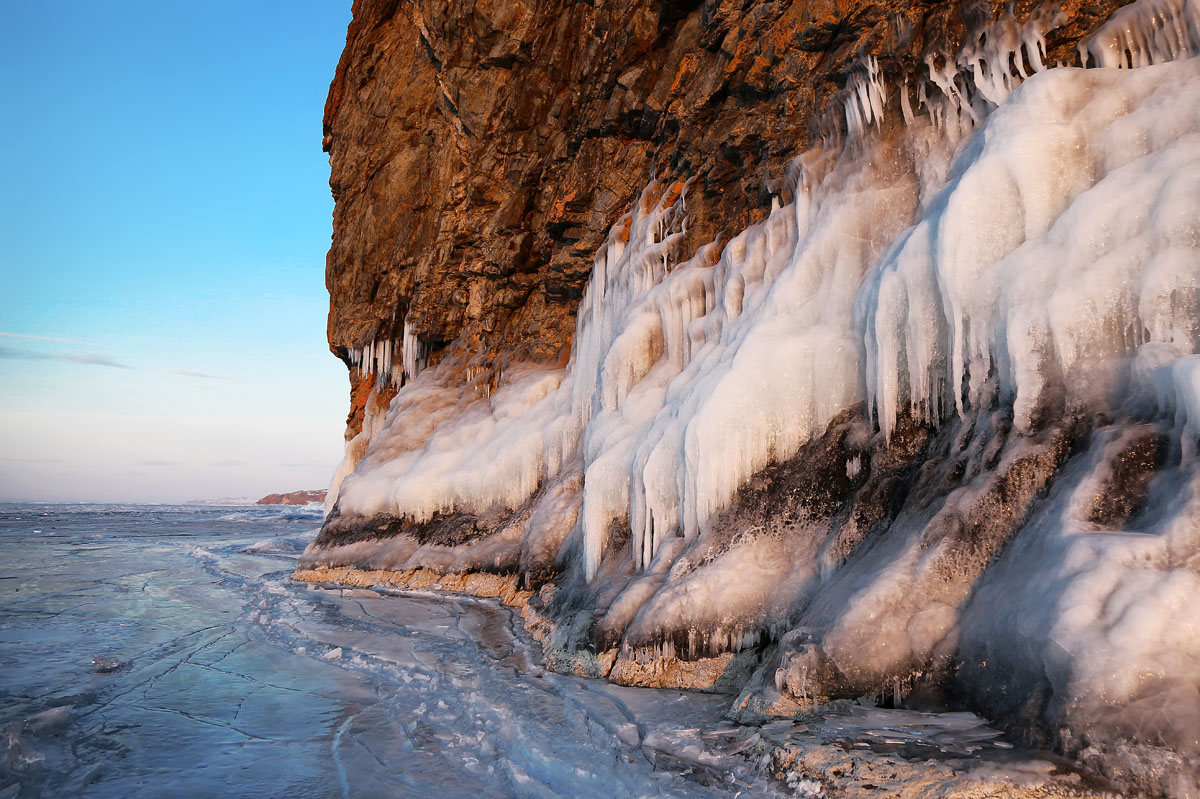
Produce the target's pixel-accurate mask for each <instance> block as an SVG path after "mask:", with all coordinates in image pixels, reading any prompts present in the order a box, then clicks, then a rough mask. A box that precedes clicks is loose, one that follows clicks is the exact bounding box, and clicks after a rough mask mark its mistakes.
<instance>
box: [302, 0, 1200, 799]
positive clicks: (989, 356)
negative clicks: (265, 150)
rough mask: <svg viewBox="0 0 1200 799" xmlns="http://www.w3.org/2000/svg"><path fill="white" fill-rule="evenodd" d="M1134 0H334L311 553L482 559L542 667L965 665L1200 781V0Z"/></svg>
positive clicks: (1189, 785) (1126, 764)
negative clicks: (344, 424) (324, 465)
mask: <svg viewBox="0 0 1200 799" xmlns="http://www.w3.org/2000/svg"><path fill="white" fill-rule="evenodd" d="M1118 5H1120V4H1119V3H1116V2H1072V0H1067V2H1065V3H1063V4H1061V5H1060V4H1053V5H1051V4H1043V3H1016V4H1010V5H1002V4H998V3H990V4H989V3H986V2H951V3H936V4H934V3H916V4H898V3H897V4H889V3H866V2H845V3H840V2H839V3H783V2H780V3H773V2H766V3H732V2H724V3H722V2H703V3H694V2H687V3H654V4H651V3H638V2H630V3H623V4H609V3H595V4H572V5H562V4H548V5H544V6H537V5H525V4H522V3H519V2H509V1H506V2H498V3H495V4H488V3H476V4H473V5H470V6H466V5H462V4H445V3H437V2H426V3H423V2H413V3H403V2H392V1H390V0H389V1H387V2H384V1H382V0H381V1H380V2H371V1H369V0H362V1H360V2H356V3H355V13H354V20H353V22H352V24H351V27H350V30H349V33H348V38H347V47H346V50H345V52H344V54H343V57H342V60H341V63H340V64H339V66H338V71H337V75H336V77H335V79H334V82H333V85H332V86H331V91H330V98H329V103H328V105H327V108H326V120H325V147H326V149H327V150H328V151H329V152H330V156H331V159H330V160H331V165H332V178H331V185H332V186H333V190H334V195H335V198H336V200H337V205H336V210H335V214H334V240H333V246H332V248H331V250H330V253H329V262H328V272H327V283H328V286H329V290H330V294H331V310H330V317H329V338H330V344H331V348H332V349H333V351H334V352H335V353H336V354H338V355H339V357H341V358H342V359H343V360H344V361H345V362H346V363H347V366H348V367H349V371H350V379H351V396H352V400H351V413H350V417H349V420H348V430H347V438H348V445H347V456H346V460H345V462H344V463H343V464H342V466H341V467H340V469H339V471H338V474H337V475H335V479H334V481H333V485H332V486H331V493H330V497H331V500H332V499H335V500H336V504H335V505H334V507H333V508H332V510H331V512H330V514H329V516H328V518H327V520H326V524H325V526H324V529H323V531H322V533H321V536H320V537H319V538H318V540H317V541H316V543H315V544H314V545H313V546H312V547H311V548H310V550H309V551H308V552H307V553H306V555H305V557H304V559H303V560H302V563H301V569H300V571H299V572H298V574H299V575H300V576H302V577H306V578H308V579H321V578H322V576H329V575H331V574H334V575H341V577H342V578H346V575H347V574H348V573H347V572H346V571H345V569H346V568H351V569H359V570H368V571H369V574H370V575H373V576H372V577H371V579H373V580H391V581H394V582H403V583H406V584H407V582H409V581H411V580H413V579H425V578H424V577H415V576H414V575H429V574H432V575H435V576H436V575H455V574H469V573H478V572H488V573H496V574H499V575H505V576H508V577H511V578H512V580H515V583H513V585H518V584H519V585H520V586H521V588H522V589H524V590H525V594H523V596H525V597H526V600H527V601H528V603H529V608H530V612H531V613H532V614H533V616H531V618H536V619H537V621H536V624H537V625H540V629H541V634H542V635H543V637H544V639H545V645H546V647H547V652H548V654H549V656H550V658H551V660H552V662H555V663H557V664H558V665H559V666H560V667H561V668H564V669H569V670H575V671H578V672H580V673H587V674H593V675H599V676H607V677H608V678H610V679H614V680H619V681H622V682H629V683H635V684H657V685H662V684H675V685H687V686H690V687H705V688H710V689H713V690H727V691H731V692H733V693H735V694H737V699H736V702H735V705H734V708H735V712H737V713H740V714H742V715H744V716H747V717H755V716H760V715H762V714H772V713H789V712H796V711H801V710H805V709H811V708H812V707H814V706H820V705H824V704H827V703H830V702H837V701H842V700H845V699H849V698H855V697H861V696H864V695H874V696H878V697H884V698H885V699H886V701H896V702H903V701H904V697H905V696H914V695H918V696H942V697H945V696H950V697H952V698H954V699H955V701H958V702H963V703H967V704H969V705H970V706H972V707H974V708H977V709H981V710H983V711H985V712H987V713H989V714H990V715H991V716H992V717H993V718H996V719H997V720H999V721H1000V722H1002V723H1005V724H1008V725H1009V727H1010V728H1011V729H1012V730H1014V731H1016V732H1018V733H1019V734H1020V735H1022V736H1024V737H1025V738H1027V739H1028V740H1030V741H1033V742H1037V743H1040V744H1045V745H1051V746H1055V747H1057V748H1059V749H1060V750H1062V751H1064V752H1066V753H1068V754H1070V755H1073V756H1075V757H1078V758H1079V759H1080V760H1081V761H1083V762H1084V763H1086V764H1087V765H1088V766H1089V767H1090V768H1092V769H1093V770H1095V771H1096V772H1099V773H1101V774H1104V775H1106V776H1108V777H1109V778H1111V779H1113V780H1114V781H1115V782H1116V783H1118V784H1119V785H1123V786H1126V787H1133V788H1136V789H1138V790H1143V791H1146V792H1149V793H1152V794H1159V795H1172V796H1185V795H1190V794H1189V792H1190V791H1194V790H1197V789H1198V788H1197V783H1196V775H1197V771H1198V770H1197V769H1196V768H1195V763H1196V761H1195V758H1196V757H1197V756H1198V755H1200V741H1196V740H1194V731H1195V730H1196V729H1200V648H1198V646H1200V645H1198V644H1197V643H1196V642H1197V641H1200V635H1198V633H1200V616H1198V615H1197V610H1196V608H1197V607H1200V568H1198V567H1197V564H1200V465H1198V463H1197V457H1196V454H1197V448H1198V446H1200V440H1198V439H1200V356H1197V355H1196V353H1197V352H1200V227H1198V226H1197V221H1196V220H1197V219H1200V111H1198V110H1197V109H1200V59H1198V58H1196V57H1195V56H1197V55H1200V5H1198V4H1196V3H1195V2H1194V0H1139V2H1137V3H1135V4H1133V5H1131V6H1127V7H1122V8H1118ZM1063 65H1067V66H1066V67H1064V68H1057V67H1060V66H1063ZM1070 65H1078V66H1082V67H1085V69H1079V68H1071V66H1070ZM343 478H344V480H343ZM331 570H332V571H331ZM346 579H348V578H346ZM354 579H356V580H359V581H361V580H362V579H366V578H361V577H360V578H354ZM512 590H513V591H516V588H512ZM526 600H523V601H526Z"/></svg>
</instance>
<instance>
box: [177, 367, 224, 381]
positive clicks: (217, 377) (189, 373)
mask: <svg viewBox="0 0 1200 799" xmlns="http://www.w3.org/2000/svg"><path fill="white" fill-rule="evenodd" d="M171 371H173V372H174V373H175V374H177V375H183V376H184V377H202V378H204V379H205V380H233V378H232V377H227V376H226V375H214V374H209V373H208V372H197V371H196V370H194V369H172V370H171Z"/></svg>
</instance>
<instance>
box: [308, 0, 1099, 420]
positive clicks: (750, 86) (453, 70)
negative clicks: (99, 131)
mask: <svg viewBox="0 0 1200 799" xmlns="http://www.w3.org/2000/svg"><path fill="white" fill-rule="evenodd" d="M1118 5H1121V3H1120V2H1119V0H1094V1H1089V0H1068V2H1066V3H1065V4H1064V5H1063V10H1064V12H1065V14H1066V20H1067V21H1066V22H1065V23H1063V24H1062V25H1060V26H1059V27H1057V28H1056V29H1055V30H1054V31H1052V32H1051V34H1050V35H1049V37H1048V40H1047V47H1048V60H1049V61H1050V62H1054V61H1056V60H1062V61H1066V62H1074V60H1075V58H1076V56H1075V53H1074V50H1073V43H1074V41H1075V40H1076V39H1077V38H1078V37H1079V35H1080V34H1081V33H1083V32H1085V31H1088V30H1090V29H1091V28H1093V27H1094V26H1095V25H1096V24H1097V22H1098V21H1100V20H1102V19H1103V18H1104V17H1106V16H1107V15H1108V14H1109V13H1111V11H1112V10H1113V9H1114V8H1115V7H1116V6H1118ZM1006 6H1007V4H1006V3H1003V2H999V0H993V1H992V2H988V1H987V0H955V1H954V2H937V3H934V2H916V3H907V2H905V3H901V2H895V1H894V0H893V1H887V2H867V1H866V0H843V1H842V2H827V1H822V2H804V3H796V2H785V1H784V0H770V1H768V2H758V3H746V2H743V1H742V0H702V1H701V2H697V0H666V1H665V2H663V1H662V0H657V1H656V2H650V0H627V1H626V2H611V0H610V1H609V2H604V1H603V0H601V1H600V2H596V3H569V4H563V3H556V2H544V1H543V0H532V1H531V2H523V0H482V2H477V3H457V2H448V1H447V0H406V1H405V2H397V0H355V3H354V19H353V22H352V23H351V25H350V29H349V32H348V34H347V42H346V49H345V52H344V53H343V54H342V58H341V63H340V64H339V65H338V69H337V74H336V77H335V78H334V80H333V84H332V85H331V87H330V94H329V101H328V104H327V105H326V109H325V138H324V147H325V149H326V150H327V151H328V152H329V153H330V163H331V165H332V177H331V180H330V183H331V186H332V188H333V193H334V197H335V198H336V201H337V205H336V209H335V211H334V234H333V246H332V248H331V249H330V251H329V257H328V266H327V278H326V279H327V285H328V288H329V292H330V296H331V305H330V313H329V341H330V346H331V349H332V350H333V351H334V352H335V353H337V354H338V355H339V356H340V357H342V358H343V360H346V361H347V363H348V364H349V362H350V355H349V350H351V349H354V348H358V347H362V346H364V345H366V344H368V343H369V342H372V341H375V340H382V339H387V340H391V341H395V342H399V341H400V340H401V338H402V332H403V331H402V328H403V323H404V321H405V320H406V319H407V321H408V322H409V324H410V325H411V329H412V331H413V333H415V335H416V336H417V337H418V338H419V339H420V340H421V341H422V342H423V343H424V344H425V345H427V346H429V347H430V348H432V350H433V351H434V352H435V353H436V352H437V350H439V349H441V348H443V347H445V346H447V345H448V344H450V343H451V342H456V344H457V346H458V347H460V348H462V349H464V350H465V351H466V352H467V353H468V354H469V355H470V356H472V357H474V358H476V359H477V361H478V363H479V364H480V365H483V366H493V365H496V366H499V365H502V364H503V363H504V362H505V361H506V360H508V359H510V358H514V357H516V358H522V359H531V358H532V359H546V358H550V357H552V356H553V355H554V354H555V353H557V352H559V351H560V350H562V349H563V348H564V347H565V346H567V345H569V344H570V338H571V334H572V332H573V329H574V314H575V309H576V305H577V303H578V299H579V297H580V294H581V292H582V290H583V287H584V285H585V284H586V282H587V280H588V277H589V275H590V273H591V269H592V254H593V252H594V251H595V250H596V248H597V247H598V245H599V244H600V243H601V242H602V240H603V238H604V236H605V235H606V231H607V230H608V228H609V226H610V225H611V224H612V223H613V222H614V221H615V220H616V219H617V217H618V216H619V215H620V214H621V213H623V212H624V211H625V210H626V209H627V208H628V207H629V204H630V203H631V201H632V199H633V198H634V197H635V196H636V194H637V192H638V191H639V190H640V189H641V188H642V187H643V186H644V185H645V184H646V182H647V180H648V179H649V178H650V176H651V175H652V174H656V173H657V175H658V176H659V177H664V176H665V177H672V178H677V177H683V178H688V177H694V178H695V182H694V184H692V186H691V188H690V189H689V194H688V213H689V234H688V241H687V246H688V248H689V249H692V250H694V249H695V247H696V246H698V245H700V244H703V243H706V242H708V241H711V240H712V239H713V238H715V237H717V236H718V235H720V234H721V233H723V232H736V231H738V230H740V229H741V228H743V227H744V226H745V225H746V224H747V223H749V222H751V221H754V220H756V219H758V218H760V217H762V216H763V215H764V214H765V213H766V211H767V210H768V209H769V207H770V197H771V195H772V193H777V192H779V191H780V190H781V189H782V190H786V189H785V188H783V183H784V181H783V177H784V174H785V170H786V167H787V165H788V163H789V162H790V160H791V159H792V158H793V157H794V156H796V155H797V154H799V153H800V152H802V151H803V150H805V149H806V148H807V147H808V146H809V145H810V143H811V142H812V141H813V139H814V132H813V129H814V125H815V124H816V122H815V120H818V119H819V118H820V116H821V111H822V110H823V109H824V108H825V107H826V106H828V104H829V103H830V101H831V99H832V98H833V97H834V96H835V95H836V94H837V93H838V92H839V91H840V90H841V89H842V88H843V86H844V85H845V83H846V81H847V78H848V77H849V75H850V73H851V70H852V69H853V68H854V66H855V64H856V63H858V62H859V60H860V59H861V58H862V57H863V56H865V55H867V54H871V55H874V56H876V57H877V58H878V59H879V63H880V67H881V69H882V70H883V72H884V74H885V76H888V77H890V78H895V77H897V76H899V75H900V74H902V73H903V74H916V73H919V72H920V70H922V69H925V67H924V58H925V56H926V55H928V54H937V53H946V52H953V51H955V50H956V49H957V48H958V47H959V46H960V45H961V44H962V43H963V41H964V39H965V38H966V37H968V36H969V35H971V34H970V31H973V30H976V29H977V27H978V26H979V25H981V24H983V23H985V22H987V21H989V20H991V19H994V18H997V17H999V16H1000V15H1002V14H1003V13H1004V12H1005V8H1006ZM1038 6H1039V4H1037V3H1032V2H1028V0H1024V1H1022V2H1018V3H1016V6H1015V8H1014V13H1015V15H1016V16H1017V17H1018V18H1019V19H1023V18H1025V17H1028V16H1029V15H1030V14H1031V13H1033V12H1034V11H1035V10H1036V9H1037V7H1038ZM889 102H890V103H892V104H898V102H899V100H898V98H897V97H895V96H893V97H891V98H889ZM435 357H437V356H436V355H435ZM363 371H369V370H363ZM351 380H352V383H353V386H352V390H353V391H354V393H355V395H356V396H358V395H359V394H361V393H362V392H361V390H359V389H358V384H359V382H360V381H361V377H360V375H359V374H358V370H354V373H353V374H352V376H351ZM361 407H362V403H361V402H356V403H355V407H354V408H353V409H352V411H351V417H352V418H351V428H352V430H353V429H356V426H357V424H358V420H359V418H360V417H361Z"/></svg>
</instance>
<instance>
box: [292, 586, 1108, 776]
mask: <svg viewBox="0 0 1200 799" xmlns="http://www.w3.org/2000/svg"><path fill="white" fill-rule="evenodd" d="M293 577H294V579H296V580H298V581H301V582H305V583H310V584H314V585H327V586H330V587H332V588H333V589H334V590H341V591H342V593H343V595H344V596H347V597H349V598H354V599H362V598H368V597H370V595H371V594H376V595H377V596H379V597H380V598H382V599H386V598H387V597H392V596H406V595H410V594H412V593H416V595H418V596H422V597H427V596H433V597H442V598H445V599H450V598H454V597H468V598H476V599H484V600H495V601H497V602H499V603H500V604H501V605H503V606H505V607H508V608H511V609H512V613H511V616H510V619H511V620H512V622H513V623H515V622H516V621H517V620H518V619H519V620H520V621H521V623H522V626H523V628H524V631H525V632H526V633H528V634H529V635H530V636H531V637H532V638H533V639H534V640H535V641H537V642H538V643H539V644H541V646H542V650H543V651H542V654H543V656H544V657H545V658H546V666H547V668H549V669H550V670H552V671H557V672H559V673H562V674H569V675H574V676H578V677H585V678H591V679H596V678H598V679H603V680H606V681H607V682H609V683H610V684H614V685H625V686H635V687H650V688H664V687H670V688H683V689H687V690H700V691H706V692H707V691H717V692H720V693H722V694H724V696H725V702H726V704H728V700H729V699H730V698H731V697H730V696H729V694H730V692H729V690H724V691H722V690H721V688H722V687H723V686H721V685H715V683H717V678H719V676H720V674H721V673H722V671H724V670H725V668H726V667H727V666H728V663H729V661H730V659H731V658H732V655H727V656H723V657H720V658H701V659H700V662H699V663H698V664H697V663H689V662H688V661H684V660H681V659H678V658H675V657H671V658H669V659H667V658H664V659H663V660H662V661H660V662H658V663H651V664H642V667H641V668H640V669H638V668H633V667H632V666H631V665H630V664H626V665H625V667H624V668H617V667H616V665H617V664H618V662H619V655H618V653H617V652H616V650H613V651H611V652H608V653H602V654H601V655H599V656H597V655H594V654H592V653H568V652H566V651H563V650H555V649H554V648H553V647H554V642H553V640H552V638H551V636H552V634H553V623H552V622H550V621H548V620H547V619H545V618H544V617H542V616H541V615H539V613H538V612H537V610H536V607H535V606H538V605H540V604H541V603H542V602H543V601H544V600H543V599H541V598H540V597H539V593H538V592H535V591H531V590H522V589H520V588H518V586H517V582H518V577H517V575H499V574H489V573H481V572H473V573H465V574H444V575H443V574H437V573H435V572H432V571H430V570H427V569H410V570H406V571H389V570H386V569H376V570H363V569H355V568H352V567H342V568H317V569H297V570H296V572H295V574H294V575H293ZM372 589H374V590H372ZM689 678H693V679H694V680H695V681H694V682H691V683H688V682H687V680H688V679H689ZM760 721H761V722H763V723H761V724H756V725H745V724H738V723H736V722H734V721H732V720H728V718H727V720H726V721H724V722H722V725H719V726H717V727H714V728H713V729H710V730H708V731H706V732H704V733H702V735H701V738H702V739H703V740H705V741H706V742H707V743H709V744H710V745H717V746H719V747H720V748H721V751H724V752H727V753H729V752H732V753H733V754H736V755H739V756H742V757H744V758H745V759H747V760H748V761H750V762H754V763H757V764H758V765H759V767H760V768H763V769H764V770H765V771H766V772H767V773H769V774H770V775H771V776H772V777H774V778H775V779H777V780H779V781H780V782H781V783H784V784H786V785H788V786H789V789H790V790H792V791H794V795H797V796H838V797H870V796H874V797H883V796H889V797H914V799H915V797H942V798H943V799H977V798H981V797H1006V798H1011V799H1026V798H1027V797H1055V796H1072V797H1090V796H1096V797H1098V796H1112V795H1115V794H1113V793H1112V792H1111V790H1106V786H1105V785H1104V784H1103V781H1102V780H1100V779H1098V778H1095V777H1093V776H1090V775H1088V774H1086V773H1084V772H1083V771H1082V770H1080V769H1079V768H1078V767H1077V766H1076V765H1075V764H1073V763H1071V762H1070V761H1069V760H1067V759H1066V758H1062V757H1058V756H1055V755H1052V754H1050V753H1048V752H1036V751H1029V750H1025V751H1019V750H1015V749H1014V748H1013V747H1012V745H1011V744H1009V743H1007V742H1005V741H1003V740H1002V739H1001V733H1000V732H999V731H996V730H993V729H991V728H989V727H987V726H986V721H985V720H983V719H981V718H979V717H978V716H975V715H974V714H972V713H966V712H947V713H924V712H918V711H911V710H909V711H906V710H887V709H881V708H873V707H867V706H863V705H856V704H854V703H850V702H839V703H836V705H835V706H833V707H831V708H829V709H823V710H822V711H819V712H807V713H800V714H797V715H796V717H795V718H792V717H787V716H784V717H777V718H775V719H774V720H772V719H770V718H768V717H763V718H761V719H760ZM984 750H986V751H984ZM981 752H982V753H981ZM664 754H667V755H669V756H673V757H680V758H681V762H686V758H684V757H681V756H680V755H679V754H678V753H675V752H670V751H667V752H664ZM702 765H704V762H703V759H701V760H700V761H699V762H697V763H693V764H692V765H691V766H690V767H692V768H696V767H698V766H702Z"/></svg>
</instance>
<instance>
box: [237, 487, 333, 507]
mask: <svg viewBox="0 0 1200 799" xmlns="http://www.w3.org/2000/svg"><path fill="white" fill-rule="evenodd" d="M324 501H325V489H323V488H318V489H313V490H312V491H292V492H291V493H289V494H267V495H266V496H265V497H263V498H262V499H260V500H259V501H258V502H255V503H254V504H255V505H307V504H308V503H310V502H324Z"/></svg>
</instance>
